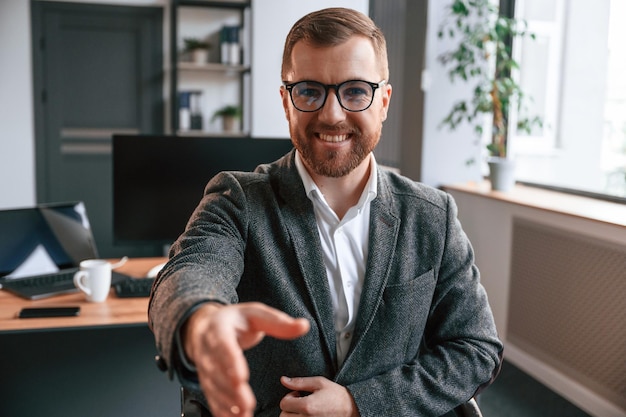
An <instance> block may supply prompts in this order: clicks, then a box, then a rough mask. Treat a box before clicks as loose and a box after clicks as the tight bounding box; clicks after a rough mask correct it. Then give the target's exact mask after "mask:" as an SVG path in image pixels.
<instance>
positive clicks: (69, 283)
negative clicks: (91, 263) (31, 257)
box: [1, 268, 129, 300]
mask: <svg viewBox="0 0 626 417" xmlns="http://www.w3.org/2000/svg"><path fill="white" fill-rule="evenodd" d="M78 270H79V268H75V269H68V270H66V271H65V270H64V271H62V272H55V273H54V274H49V275H38V276H36V277H29V278H17V279H4V280H3V281H2V287H1V288H2V289H5V290H7V291H10V292H12V293H14V294H17V295H19V296H21V297H24V298H28V299H31V300H37V299H40V298H45V297H50V296H53V295H61V294H68V293H72V292H76V291H78V289H77V288H76V286H75V285H74V274H75V273H76V272H77V271H78ZM128 278H129V277H128V275H124V274H120V273H118V272H112V273H111V285H114V284H116V283H118V282H120V281H125V280H126V279H128Z"/></svg>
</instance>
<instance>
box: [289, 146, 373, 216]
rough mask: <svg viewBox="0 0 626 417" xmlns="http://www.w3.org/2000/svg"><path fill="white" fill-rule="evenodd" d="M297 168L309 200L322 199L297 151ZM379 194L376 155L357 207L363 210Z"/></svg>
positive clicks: (371, 161)
mask: <svg viewBox="0 0 626 417" xmlns="http://www.w3.org/2000/svg"><path fill="white" fill-rule="evenodd" d="M295 159H296V168H297V170H298V174H300V178H301V179H302V184H303V185H304V190H305V192H306V195H307V197H308V198H309V199H311V200H312V199H314V197H315V196H317V197H321V195H322V193H321V191H320V189H319V188H318V186H317V184H315V181H313V178H311V175H309V172H308V171H307V170H306V168H305V166H304V163H303V162H302V159H301V156H300V152H298V151H297V150H296V158H295ZM377 193H378V164H376V158H375V157H374V154H373V153H371V154H370V177H369V179H368V180H367V184H365V189H364V190H363V194H361V197H360V198H359V202H358V203H357V207H358V208H359V209H361V208H362V207H363V206H364V205H365V204H367V203H368V202H370V201H372V200H373V199H374V198H375V197H376V195H377Z"/></svg>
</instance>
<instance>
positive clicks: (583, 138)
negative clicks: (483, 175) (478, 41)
mask: <svg viewBox="0 0 626 417" xmlns="http://www.w3.org/2000/svg"><path fill="white" fill-rule="evenodd" d="M515 13H516V15H517V16H518V17H521V18H523V19H525V20H526V21H527V22H528V27H529V30H530V31H531V32H533V33H535V35H536V38H535V39H534V40H533V39H530V38H529V39H526V40H523V41H520V42H519V43H518V44H516V45H515V50H516V54H517V56H518V59H519V62H520V75H519V76H520V83H521V84H522V86H523V87H524V89H525V91H527V93H528V94H529V95H530V96H532V98H533V100H534V101H533V108H532V109H531V113H538V114H539V115H540V116H541V117H542V118H543V120H544V126H543V128H537V129H535V130H534V131H533V132H532V133H531V134H530V135H529V134H524V133H522V132H515V133H513V134H512V136H511V138H510V144H511V153H512V154H513V155H514V156H515V159H516V161H517V178H518V180H520V181H524V182H529V183H535V184H540V185H546V186H552V187H557V188H565V189H572V190H578V191H583V192H589V193H594V194H603V195H608V196H613V197H620V198H626V78H625V77H624V76H623V74H626V48H624V40H625V39H626V29H625V28H624V27H623V25H622V24H620V22H623V21H624V20H625V19H626V2H625V1H624V0H595V1H588V0H517V1H516V7H515ZM511 121H512V123H514V122H515V115H511Z"/></svg>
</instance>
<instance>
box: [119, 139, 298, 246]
mask: <svg viewBox="0 0 626 417" xmlns="http://www.w3.org/2000/svg"><path fill="white" fill-rule="evenodd" d="M291 149H292V144H291V141H290V140H289V139H252V138H247V137H246V138H238V137H179V136H146V135H139V136H135V135H114V136H113V235H114V239H115V242H116V243H158V244H165V245H167V244H170V243H172V242H173V241H174V240H176V238H177V237H178V236H179V235H180V234H181V233H182V232H183V230H184V228H185V225H186V224H187V220H189V217H190V215H191V213H192V212H193V210H194V209H195V208H196V206H197V205H198V203H199V202H200V199H201V198H202V194H203V191H204V187H205V186H206V184H207V182H208V181H209V180H210V179H211V178H212V177H213V176H214V175H215V174H217V173H218V172H220V171H233V170H235V171H252V170H254V168H255V167H256V166H257V165H259V164H261V163H267V162H272V161H275V160H276V159H278V158H280V157H281V156H283V155H284V154H286V153H287V152H289V151H290V150H291Z"/></svg>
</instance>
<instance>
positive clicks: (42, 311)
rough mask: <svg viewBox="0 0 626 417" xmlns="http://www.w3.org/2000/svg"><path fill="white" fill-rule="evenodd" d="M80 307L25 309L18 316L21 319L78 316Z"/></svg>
mask: <svg viewBox="0 0 626 417" xmlns="http://www.w3.org/2000/svg"><path fill="white" fill-rule="evenodd" d="M79 313H80V307H27V308H23V309H22V310H21V311H20V314H19V315H18V317H19V318H21V319H30V318H35V317H67V316H78V314H79Z"/></svg>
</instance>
